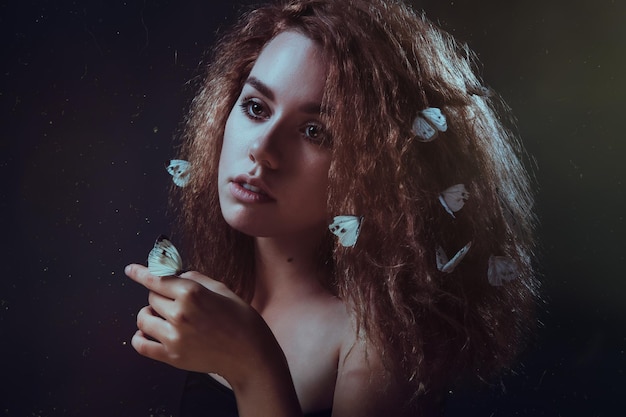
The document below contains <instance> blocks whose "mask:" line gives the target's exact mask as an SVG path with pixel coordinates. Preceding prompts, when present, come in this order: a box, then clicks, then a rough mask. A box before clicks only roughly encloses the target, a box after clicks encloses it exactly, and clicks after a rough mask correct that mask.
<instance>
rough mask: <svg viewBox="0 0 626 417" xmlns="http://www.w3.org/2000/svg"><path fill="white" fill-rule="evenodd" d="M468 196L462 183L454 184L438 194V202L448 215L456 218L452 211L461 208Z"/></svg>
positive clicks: (454, 211)
mask: <svg viewBox="0 0 626 417" xmlns="http://www.w3.org/2000/svg"><path fill="white" fill-rule="evenodd" d="M468 198H469V193H468V192H467V190H466V189H465V185H463V184H455V185H453V186H452V187H449V188H446V189H445V190H444V191H443V192H442V193H441V194H439V202H440V203H441V205H442V206H443V208H444V209H446V211H447V212H448V213H449V214H450V216H452V217H454V218H456V217H455V216H454V213H456V212H457V211H459V210H461V209H462V208H463V206H464V205H465V202H466V201H467V199H468Z"/></svg>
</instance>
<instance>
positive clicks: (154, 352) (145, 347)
mask: <svg viewBox="0 0 626 417" xmlns="http://www.w3.org/2000/svg"><path fill="white" fill-rule="evenodd" d="M130 344H131V345H132V346H133V348H134V349H135V350H136V351H137V353H139V354H140V355H142V356H145V357H147V358H151V359H155V360H157V361H160V362H165V359H166V358H167V355H166V353H165V352H166V351H165V346H163V345H162V344H161V343H159V342H157V341H154V340H150V339H149V338H148V337H147V335H146V334H145V333H144V332H142V331H141V330H137V331H136V332H135V334H134V335H133V338H132V339H131V341H130Z"/></svg>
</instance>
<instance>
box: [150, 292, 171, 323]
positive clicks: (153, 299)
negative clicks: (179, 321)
mask: <svg viewBox="0 0 626 417" xmlns="http://www.w3.org/2000/svg"><path fill="white" fill-rule="evenodd" d="M148 303H149V304H150V306H151V307H152V309H153V310H154V312H155V313H157V314H158V315H159V316H161V317H163V318H164V319H165V320H167V321H172V319H173V318H174V317H176V315H177V312H176V310H177V309H178V306H177V304H176V303H175V302H174V300H172V299H170V298H168V297H164V296H162V295H161V294H159V293H157V292H154V291H150V293H149V294H148Z"/></svg>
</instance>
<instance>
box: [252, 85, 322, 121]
mask: <svg viewBox="0 0 626 417" xmlns="http://www.w3.org/2000/svg"><path fill="white" fill-rule="evenodd" d="M246 84H248V85H250V86H251V87H253V88H255V89H256V90H257V91H259V92H260V93H261V94H263V95H264V96H265V97H267V98H268V99H270V100H272V101H274V100H275V95H274V92H273V91H272V89H271V88H269V86H267V84H265V83H264V82H263V81H261V80H259V79H258V78H256V77H254V76H251V77H248V79H247V80H246ZM299 110H300V111H301V112H303V113H310V114H321V110H322V105H321V104H320V103H304V104H303V105H302V106H300V108H299Z"/></svg>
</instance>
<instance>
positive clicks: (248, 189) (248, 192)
mask: <svg viewBox="0 0 626 417" xmlns="http://www.w3.org/2000/svg"><path fill="white" fill-rule="evenodd" d="M230 189H231V193H232V195H233V196H234V197H235V198H236V199H237V200H239V201H241V202H244V203H268V202H271V201H275V198H274V196H273V195H271V194H270V192H269V191H268V189H267V188H266V185H265V184H264V183H263V181H262V180H261V179H259V178H251V177H247V176H243V175H242V176H240V177H237V178H234V179H233V180H232V181H231V183H230Z"/></svg>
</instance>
